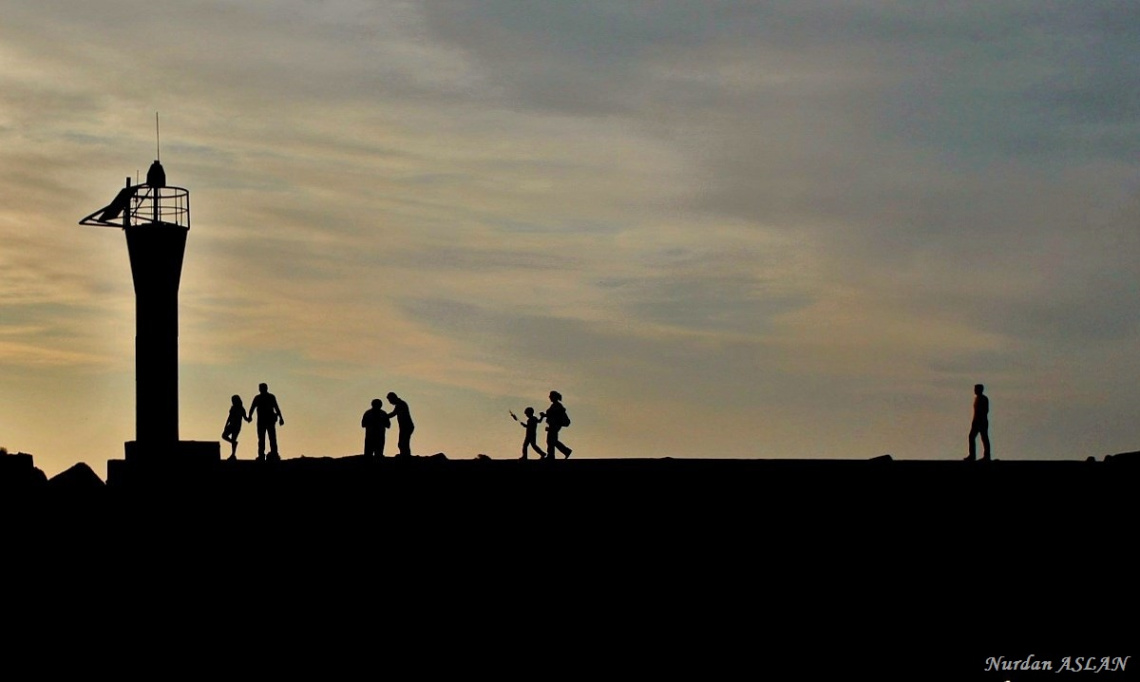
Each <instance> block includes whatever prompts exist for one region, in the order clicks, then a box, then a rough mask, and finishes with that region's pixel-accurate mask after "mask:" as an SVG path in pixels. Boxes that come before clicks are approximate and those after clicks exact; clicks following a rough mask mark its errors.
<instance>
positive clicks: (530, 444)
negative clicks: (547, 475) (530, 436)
mask: <svg viewBox="0 0 1140 682" xmlns="http://www.w3.org/2000/svg"><path fill="white" fill-rule="evenodd" d="M530 448H534V451H535V452H537V453H538V458H539V459H542V458H544V457H546V453H545V452H543V451H542V448H540V447H538V443H535V442H534V441H532V440H527V441H523V447H522V457H520V458H519V459H529V457H527V453H528V452H529V451H530Z"/></svg>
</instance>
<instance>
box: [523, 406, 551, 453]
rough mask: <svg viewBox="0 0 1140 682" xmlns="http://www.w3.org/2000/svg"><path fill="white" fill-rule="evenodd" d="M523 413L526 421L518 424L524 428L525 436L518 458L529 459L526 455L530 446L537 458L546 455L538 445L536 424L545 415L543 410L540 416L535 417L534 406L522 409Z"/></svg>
mask: <svg viewBox="0 0 1140 682" xmlns="http://www.w3.org/2000/svg"><path fill="white" fill-rule="evenodd" d="M523 414H525V415H526V421H525V422H519V424H521V425H522V427H523V428H524V429H526V437H525V438H523V444H522V457H520V458H519V459H530V458H529V457H527V453H528V452H529V451H530V448H534V451H535V452H537V453H538V458H539V459H542V458H543V457H546V453H545V452H543V451H542V448H540V447H538V425H539V424H540V423H542V419H543V417H545V416H546V413H545V412H543V413H542V414H541V416H538V417H536V416H534V408H533V407H528V408H526V409H525V410H523Z"/></svg>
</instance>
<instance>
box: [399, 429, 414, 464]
mask: <svg viewBox="0 0 1140 682" xmlns="http://www.w3.org/2000/svg"><path fill="white" fill-rule="evenodd" d="M415 429H416V427H414V426H409V427H408V428H406V429H405V428H404V427H402V426H401V427H400V439H399V441H398V446H399V448H400V457H411V456H412V431H415Z"/></svg>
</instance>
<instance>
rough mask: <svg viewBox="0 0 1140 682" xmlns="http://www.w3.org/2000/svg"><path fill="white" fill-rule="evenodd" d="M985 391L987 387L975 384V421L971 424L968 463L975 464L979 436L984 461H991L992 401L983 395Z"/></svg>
mask: <svg viewBox="0 0 1140 682" xmlns="http://www.w3.org/2000/svg"><path fill="white" fill-rule="evenodd" d="M985 390H986V387H985V386H983V385H981V384H974V419H973V421H971V422H970V454H969V456H968V457H966V461H967V462H973V461H974V459H976V458H977V454H978V451H977V447H976V445H975V444H974V439H975V438H977V437H978V436H981V437H982V461H983V462H988V461H990V399H989V398H987V397H986V395H985V394H984V393H983V391H985Z"/></svg>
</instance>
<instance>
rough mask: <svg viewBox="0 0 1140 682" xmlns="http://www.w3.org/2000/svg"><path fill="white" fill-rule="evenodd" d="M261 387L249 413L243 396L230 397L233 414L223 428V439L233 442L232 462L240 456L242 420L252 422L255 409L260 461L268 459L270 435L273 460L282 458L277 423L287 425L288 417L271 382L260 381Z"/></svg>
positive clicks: (271, 457) (250, 406)
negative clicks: (271, 390)
mask: <svg viewBox="0 0 1140 682" xmlns="http://www.w3.org/2000/svg"><path fill="white" fill-rule="evenodd" d="M257 390H258V393H257V395H256V396H254V398H253V402H251V403H250V405H249V412H248V413H246V411H245V407H244V406H243V405H242V402H241V396H239V395H235V396H234V397H233V398H231V399H230V402H231V405H230V413H229V416H228V417H227V418H226V425H225V427H224V428H223V429H222V440H224V441H226V442H227V443H229V444H230V447H231V450H230V457H229V459H230V460H231V461H232V460H235V459H237V446H238V440H237V439H238V435H239V434H240V433H241V427H242V422H243V421H246V422H252V421H253V414H254V413H255V412H256V413H257V461H259V462H263V461H265V459H266V454H265V441H266V437H268V439H269V455H268V458H269V460H270V461H278V460H280V459H281V455H280V453H278V452H277V426H278V425H281V426H285V417H284V416H283V415H282V414H281V407H280V406H279V405H278V404H277V396H275V395H273V394H272V393H270V392H269V385H268V384H259V385H258V387H257Z"/></svg>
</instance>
